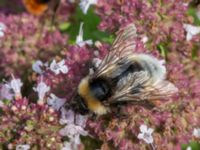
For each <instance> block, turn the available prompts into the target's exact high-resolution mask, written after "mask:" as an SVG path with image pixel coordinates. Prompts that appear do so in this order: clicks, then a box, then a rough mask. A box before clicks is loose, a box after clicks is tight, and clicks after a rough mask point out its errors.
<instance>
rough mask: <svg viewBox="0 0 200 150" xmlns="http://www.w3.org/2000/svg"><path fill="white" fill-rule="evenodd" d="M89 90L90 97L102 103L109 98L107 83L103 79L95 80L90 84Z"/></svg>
mask: <svg viewBox="0 0 200 150" xmlns="http://www.w3.org/2000/svg"><path fill="white" fill-rule="evenodd" d="M90 90H91V93H92V95H93V96H94V97H95V98H97V99H99V100H101V101H103V100H106V98H108V97H109V96H110V92H111V91H110V88H109V85H108V83H107V82H106V81H105V80H103V79H95V80H93V81H91V82H90Z"/></svg>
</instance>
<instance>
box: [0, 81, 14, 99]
mask: <svg viewBox="0 0 200 150" xmlns="http://www.w3.org/2000/svg"><path fill="white" fill-rule="evenodd" d="M13 96H14V95H13V93H12V92H11V90H10V87H9V86H8V85H7V84H0V100H2V99H7V100H12V98H13Z"/></svg>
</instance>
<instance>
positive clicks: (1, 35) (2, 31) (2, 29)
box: [0, 22, 6, 37]
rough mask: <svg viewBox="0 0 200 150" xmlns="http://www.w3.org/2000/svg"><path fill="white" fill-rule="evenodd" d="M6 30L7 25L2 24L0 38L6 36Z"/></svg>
mask: <svg viewBox="0 0 200 150" xmlns="http://www.w3.org/2000/svg"><path fill="white" fill-rule="evenodd" d="M5 30H6V25H5V24H4V23H2V22H0V37H3V36H4V31H5Z"/></svg>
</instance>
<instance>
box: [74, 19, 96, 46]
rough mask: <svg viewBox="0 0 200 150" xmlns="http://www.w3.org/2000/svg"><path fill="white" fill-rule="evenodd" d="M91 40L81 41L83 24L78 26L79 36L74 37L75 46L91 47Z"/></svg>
mask: <svg viewBox="0 0 200 150" xmlns="http://www.w3.org/2000/svg"><path fill="white" fill-rule="evenodd" d="M92 43H93V42H92V40H86V41H83V22H81V24H80V29H79V34H78V35H77V37H76V44H77V45H78V46H80V47H83V46H84V45H85V44H88V45H92Z"/></svg>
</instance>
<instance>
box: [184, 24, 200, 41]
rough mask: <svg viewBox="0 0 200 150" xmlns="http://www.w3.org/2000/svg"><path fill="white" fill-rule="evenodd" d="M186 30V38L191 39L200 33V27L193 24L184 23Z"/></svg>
mask: <svg viewBox="0 0 200 150" xmlns="http://www.w3.org/2000/svg"><path fill="white" fill-rule="evenodd" d="M183 27H184V29H185V31H186V32H187V35H186V39H187V41H190V40H191V39H192V37H193V36H194V35H197V34H198V33H200V27H197V26H193V25H191V24H184V25H183Z"/></svg>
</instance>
